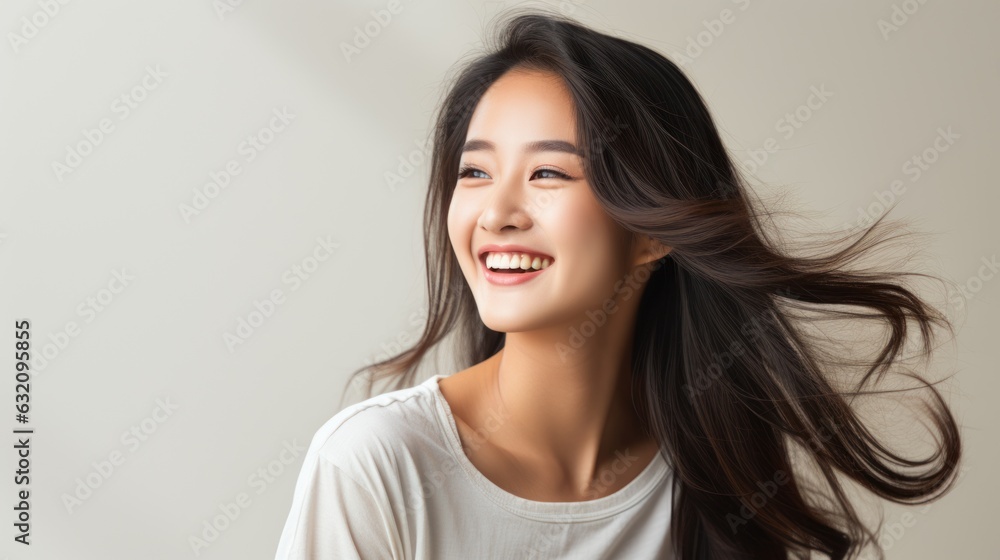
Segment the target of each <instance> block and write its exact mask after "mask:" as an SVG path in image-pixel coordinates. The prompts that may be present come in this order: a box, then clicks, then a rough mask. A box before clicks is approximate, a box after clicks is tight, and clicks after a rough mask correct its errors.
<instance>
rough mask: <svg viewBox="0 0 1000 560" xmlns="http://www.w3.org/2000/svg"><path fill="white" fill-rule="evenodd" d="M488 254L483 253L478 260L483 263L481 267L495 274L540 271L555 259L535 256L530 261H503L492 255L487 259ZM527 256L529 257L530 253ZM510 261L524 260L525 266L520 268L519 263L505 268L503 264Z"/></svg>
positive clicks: (550, 264) (508, 263)
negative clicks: (491, 257)
mask: <svg viewBox="0 0 1000 560" xmlns="http://www.w3.org/2000/svg"><path fill="white" fill-rule="evenodd" d="M489 256H490V253H484V254H483V255H482V256H480V257H479V261H480V263H481V264H482V265H483V268H485V269H486V270H488V271H490V272H494V273H497V274H528V273H531V272H541V271H543V270H545V269H546V268H548V267H550V266H552V264H553V263H554V262H555V260H554V259H553V258H552V257H548V256H546V257H541V256H537V257H535V258H534V259H533V260H532V261H531V262H530V263H528V262H525V261H518V260H516V259H515V260H513V261H509V262H507V263H505V262H503V261H502V260H501V259H500V258H499V257H494V258H493V259H489V258H488V257H489ZM527 256H528V257H529V258H530V257H531V255H527ZM510 262H518V263H519V264H520V262H525V264H526V265H527V268H522V267H521V266H519V265H518V266H515V267H514V268H505V267H504V265H507V266H508V267H509V265H510ZM487 263H489V264H487ZM490 264H492V266H490Z"/></svg>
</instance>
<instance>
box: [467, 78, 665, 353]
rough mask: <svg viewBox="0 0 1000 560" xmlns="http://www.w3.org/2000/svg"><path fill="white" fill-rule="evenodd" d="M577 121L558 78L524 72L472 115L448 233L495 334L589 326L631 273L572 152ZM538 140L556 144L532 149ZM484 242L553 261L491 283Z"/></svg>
mask: <svg viewBox="0 0 1000 560" xmlns="http://www.w3.org/2000/svg"><path fill="white" fill-rule="evenodd" d="M575 118H576V117H575V114H574V111H573V105H572V99H571V97H570V94H569V92H568V91H567V90H566V88H565V86H564V85H563V83H562V81H561V79H560V78H559V77H557V76H556V75H553V74H545V73H540V72H534V71H533V72H528V71H524V70H514V71H511V72H508V73H507V74H505V75H503V76H502V77H501V78H500V79H498V80H497V81H496V82H494V84H493V85H492V86H491V87H490V88H489V89H488V90H487V91H486V93H485V94H484V96H483V97H482V99H481V100H480V102H479V104H478V105H477V107H476V109H475V112H474V113H473V115H472V119H471V122H470V123H469V130H468V135H467V137H466V146H465V147H466V150H464V151H463V153H462V154H461V163H460V168H467V169H468V171H466V172H465V173H463V174H462V175H463V176H460V177H459V178H458V182H457V185H456V187H455V191H454V195H453V197H452V201H451V206H450V208H449V210H448V235H449V237H450V239H451V243H452V247H453V248H454V250H455V254H456V256H457V257H458V262H459V263H460V264H461V267H462V273H463V274H464V275H465V279H466V281H467V282H468V283H469V287H470V288H471V290H472V293H473V295H474V297H475V298H476V304H477V306H478V308H479V313H480V316H481V318H482V320H483V322H484V323H485V324H486V326H487V327H489V328H491V329H493V330H495V331H499V332H508V333H509V332H519V331H527V330H534V329H540V328H545V327H551V326H556V325H564V326H567V327H568V326H571V323H573V322H574V321H579V320H581V319H584V320H585V319H586V318H587V315H586V313H587V312H588V311H593V312H597V311H599V310H601V309H602V308H603V307H605V306H606V305H607V304H608V303H609V302H611V298H612V297H613V296H614V295H615V284H616V283H617V282H619V281H622V280H628V275H629V272H630V271H631V270H632V266H633V260H634V257H633V256H632V255H630V254H629V253H628V236H627V235H626V233H627V232H626V231H625V230H624V228H621V227H620V226H619V225H618V224H617V223H615V222H614V221H613V220H611V218H610V217H609V216H608V215H607V214H606V213H605V212H604V210H603V208H602V207H601V206H600V205H599V204H598V202H597V200H596V199H595V198H594V195H593V193H592V192H591V189H590V185H589V184H588V183H587V181H586V179H585V178H584V176H583V161H582V159H581V157H580V156H579V155H577V154H575V153H571V152H568V151H565V150H566V149H569V150H573V149H575V146H576V121H575ZM541 141H545V142H549V145H543V146H542V147H541V149H538V150H533V149H531V145H532V143H535V142H541ZM470 142H473V143H474V144H473V145H470V144H469V143H470ZM559 146H562V147H563V149H560V148H559ZM469 148H471V149H469ZM487 244H495V245H507V244H515V245H520V246H523V247H526V248H529V249H531V250H533V252H535V253H539V254H542V255H547V256H549V257H551V259H550V260H551V263H550V265H549V266H548V267H547V268H545V269H544V270H542V272H541V273H539V274H536V275H534V277H533V278H532V279H530V280H527V281H525V282H521V283H518V284H513V285H501V284H496V283H492V282H490V281H489V280H488V276H487V272H486V271H485V270H484V266H485V264H484V261H485V255H484V256H483V257H482V259H481V258H480V250H481V248H482V247H483V246H484V245H487ZM515 252H517V253H522V251H515ZM530 252H532V251H529V253H530ZM647 260H648V259H647ZM636 264H637V263H636ZM494 274H496V275H500V274H505V275H511V276H512V275H514V274H517V273H502V272H501V273H494ZM619 287H620V285H619Z"/></svg>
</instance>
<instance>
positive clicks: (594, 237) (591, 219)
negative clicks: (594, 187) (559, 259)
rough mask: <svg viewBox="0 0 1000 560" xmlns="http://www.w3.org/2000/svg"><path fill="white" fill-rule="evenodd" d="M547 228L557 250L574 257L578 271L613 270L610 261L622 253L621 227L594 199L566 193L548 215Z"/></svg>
mask: <svg viewBox="0 0 1000 560" xmlns="http://www.w3.org/2000/svg"><path fill="white" fill-rule="evenodd" d="M545 229H546V230H547V234H548V235H550V236H551V237H552V238H553V242H554V243H553V246H554V247H555V248H556V250H557V251H559V250H562V251H564V252H565V253H566V256H572V257H573V260H574V261H575V262H574V268H576V267H578V266H584V267H587V268H594V267H610V266H611V264H612V263H609V262H607V261H608V259H609V258H610V257H611V256H612V255H614V254H615V253H617V252H618V251H619V239H620V233H619V228H618V226H617V224H616V223H615V222H614V221H613V220H612V219H611V218H610V217H609V216H608V215H607V213H605V212H604V209H603V208H602V207H601V206H600V205H599V204H598V203H597V201H596V200H594V199H593V197H592V196H581V195H577V194H575V193H573V194H565V195H564V196H563V197H562V199H561V200H560V201H559V203H558V204H555V205H553V208H552V211H551V212H548V213H547V220H546V228H545ZM588 256H589V257H590V258H588Z"/></svg>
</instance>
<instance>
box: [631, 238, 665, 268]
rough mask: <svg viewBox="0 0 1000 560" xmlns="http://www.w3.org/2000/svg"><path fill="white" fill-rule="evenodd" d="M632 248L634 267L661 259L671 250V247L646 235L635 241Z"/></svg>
mask: <svg viewBox="0 0 1000 560" xmlns="http://www.w3.org/2000/svg"><path fill="white" fill-rule="evenodd" d="M632 246H633V251H632V253H633V258H632V263H633V265H634V266H642V265H644V264H649V263H651V262H653V261H655V260H659V259H662V258H663V257H665V256H667V254H668V253H669V252H670V251H672V250H673V247H668V246H666V245H664V244H662V243H660V242H659V241H657V240H655V239H653V238H652V237H650V236H648V235H645V236H641V237H638V238H637V239H635V240H634V242H633V244H632Z"/></svg>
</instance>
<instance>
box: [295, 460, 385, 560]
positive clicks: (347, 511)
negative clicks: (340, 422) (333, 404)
mask: <svg viewBox="0 0 1000 560" xmlns="http://www.w3.org/2000/svg"><path fill="white" fill-rule="evenodd" d="M396 533H397V531H396V525H395V521H394V518H393V516H392V510H391V508H389V507H388V505H387V504H384V503H380V502H379V501H378V500H377V499H376V498H375V495H374V494H373V493H372V492H371V491H370V490H368V489H367V488H365V487H364V486H362V485H361V484H359V483H358V482H356V481H355V480H354V479H353V478H352V477H351V476H350V475H348V474H347V472H345V471H344V470H343V469H341V468H340V467H338V466H336V465H335V464H333V463H331V462H330V461H329V460H327V459H326V458H325V457H324V456H323V455H322V454H320V453H309V456H308V457H306V459H305V462H304V464H303V466H302V471H301V472H300V474H299V479H298V481H297V482H296V486H295V494H294V496H293V498H292V507H291V511H290V512H289V514H288V519H287V520H286V521H285V527H284V530H283V531H282V533H281V539H280V541H279V543H278V552H277V555H276V556H275V560H334V559H345V560H347V559H350V560H400V559H401V558H402V554H401V553H399V552H394V550H396V543H398V542H399V541H398V535H397V534H396Z"/></svg>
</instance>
